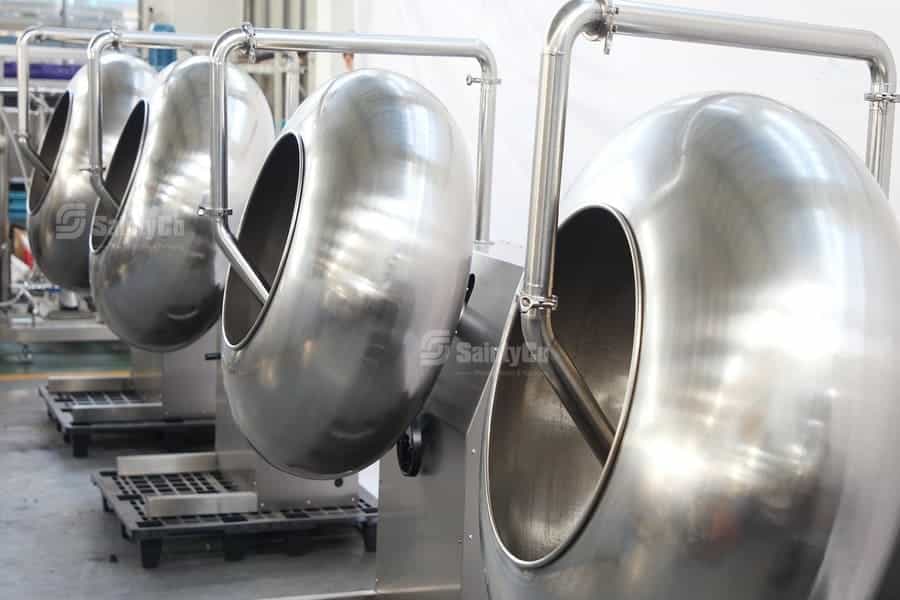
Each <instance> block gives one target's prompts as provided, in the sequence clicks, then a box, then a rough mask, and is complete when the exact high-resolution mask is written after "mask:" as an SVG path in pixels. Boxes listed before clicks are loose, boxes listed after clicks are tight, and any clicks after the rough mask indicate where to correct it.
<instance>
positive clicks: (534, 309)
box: [519, 0, 897, 460]
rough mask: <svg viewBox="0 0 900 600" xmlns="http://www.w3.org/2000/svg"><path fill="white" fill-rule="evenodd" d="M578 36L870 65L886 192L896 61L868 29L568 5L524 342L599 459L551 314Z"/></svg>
mask: <svg viewBox="0 0 900 600" xmlns="http://www.w3.org/2000/svg"><path fill="white" fill-rule="evenodd" d="M582 33H589V34H592V35H593V36H595V37H599V38H603V37H606V38H609V36H611V35H614V34H622V35H632V36H638V37H649V38H656V39H666V40H673V41H682V42H694V43H702V44H713V45H721V46H733V47H739V48H748V49H755V50H769V51H774V52H786V53H793V54H807V55H814V56H828V57H832V58H845V59H852V60H860V61H864V62H866V63H867V64H868V65H869V71H870V75H871V78H872V93H873V94H884V95H885V96H886V97H887V99H885V100H878V99H876V100H875V101H873V102H872V108H871V112H870V117H869V132H868V142H867V150H866V165H867V166H868V168H869V169H870V170H871V172H872V174H873V175H874V176H875V178H876V179H877V180H878V182H879V184H880V185H881V187H882V189H884V191H885V193H887V191H888V188H889V185H890V159H891V149H892V142H893V128H894V106H893V103H892V98H891V95H892V94H894V92H895V91H896V79H897V74H896V63H895V61H894V57H893V55H892V53H891V51H890V49H889V48H888V46H887V44H885V42H884V40H882V39H881V38H880V37H879V36H877V35H876V34H874V33H871V32H868V31H861V30H856V29H843V28H833V27H821V26H814V25H806V24H800V23H791V22H787V21H776V20H764V19H753V18H747V17H740V16H730V15H723V14H717V13H710V12H699V11H693V10H685V9H677V8H667V7H660V6H652V5H646V4H639V3H632V2H621V3H617V4H615V5H613V4H611V3H609V2H607V0H571V1H570V2H567V3H566V4H565V5H564V6H563V7H562V8H561V9H560V10H559V12H558V13H557V15H556V17H555V18H554V20H553V22H552V23H551V25H550V29H549V31H548V33H547V39H546V43H545V45H544V53H543V57H542V60H541V76H540V84H539V90H540V91H539V93H540V96H539V99H538V111H537V124H536V128H535V144H534V162H533V165H532V183H531V203H530V207H529V216H528V244H527V253H526V260H525V274H524V281H523V284H522V291H521V293H520V295H519V305H520V311H521V313H522V335H523V337H524V339H525V343H526V345H527V346H528V348H529V349H530V350H531V351H532V352H533V353H534V354H535V355H536V356H538V357H540V358H541V359H542V360H538V364H539V365H540V367H541V370H542V371H543V373H544V375H545V376H546V377H547V379H548V381H549V382H550V384H551V385H552V386H553V389H554V390H555V391H556V393H557V394H558V395H559V397H560V400H561V401H562V402H563V404H564V405H565V407H566V409H567V410H568V412H569V413H570V415H571V416H572V419H573V420H574V421H575V423H576V425H577V426H578V428H579V430H580V431H581V432H582V434H583V435H584V436H585V439H586V440H587V441H588V443H589V444H590V445H591V448H592V449H593V450H594V453H595V454H596V455H597V457H598V458H600V459H601V460H604V459H605V458H606V456H607V454H608V452H609V448H610V446H611V444H612V435H611V434H612V433H613V429H612V427H611V426H610V424H609V421H608V419H606V417H605V416H604V415H603V414H602V412H601V411H600V409H599V407H598V405H597V402H596V400H595V399H594V396H593V394H592V393H591V390H590V387H589V386H588V385H587V383H586V382H585V380H584V377H583V376H582V375H581V373H579V371H578V368H577V367H576V366H575V364H574V363H573V362H572V360H571V358H570V357H569V355H568V353H567V352H566V351H565V349H564V348H562V346H561V345H560V344H559V342H558V341H557V340H556V337H555V335H554V333H553V323H552V318H551V315H550V313H551V311H552V310H554V309H555V308H556V305H557V299H556V298H555V297H554V296H553V268H554V266H553V265H554V252H555V247H556V230H557V227H558V221H559V196H560V178H561V174H562V159H563V137H564V133H565V124H566V107H567V104H568V88H569V73H570V70H571V52H572V47H573V45H574V43H575V40H576V39H577V38H578V36H579V35H580V34H582Z"/></svg>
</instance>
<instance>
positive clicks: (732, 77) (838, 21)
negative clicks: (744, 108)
mask: <svg viewBox="0 0 900 600" xmlns="http://www.w3.org/2000/svg"><path fill="white" fill-rule="evenodd" d="M656 2H657V3H660V4H667V5H679V6H686V7H691V8H697V9H705V10H717V11H727V12H731V13H743V14H747V13H748V12H749V13H752V14H753V15H754V16H759V17H769V18H781V19H794V20H800V21H807V22H816V23H819V24H824V25H836V26H844V27H859V28H864V29H872V30H875V31H877V32H879V33H880V34H881V35H882V36H883V37H884V38H885V39H886V40H887V41H888V43H889V44H890V45H891V46H892V47H893V48H894V49H895V51H896V52H898V54H900V7H898V5H897V4H896V3H894V2H886V1H885V0H858V1H856V2H852V3H848V2H843V1H839V0H792V1H790V2H785V1H784V0H756V1H755V2H747V1H746V0H678V1H674V0H656ZM561 4H562V2H561V0H559V1H554V0H456V1H455V2H452V3H450V2H447V3H443V2H442V3H437V2H434V0H356V24H355V26H354V29H355V30H356V31H360V32H371V33H407V34H417V35H450V36H477V37H480V38H482V39H483V40H485V41H486V42H487V43H488V44H489V45H490V46H491V47H492V48H493V50H494V52H495V54H496V55H497V60H498V62H499V65H500V71H501V77H502V78H503V84H502V85H501V86H500V88H499V96H498V107H499V110H498V122H497V149H496V166H495V171H494V172H495V176H494V188H493V189H494V205H493V224H492V231H493V235H494V237H495V239H503V240H509V241H515V242H523V241H524V237H525V226H526V220H527V206H528V190H529V179H530V171H531V152H532V143H533V131H534V116H535V106H536V87H537V75H538V64H539V58H540V52H541V46H542V41H543V37H544V33H545V32H546V29H547V25H548V24H549V22H550V19H551V17H552V15H553V14H554V12H555V11H556V10H557V9H558V8H559V6H561ZM356 64H357V66H383V67H389V68H392V69H394V70H396V71H400V72H403V73H406V74H409V75H411V76H412V77H414V78H415V79H417V80H418V81H420V82H422V83H423V84H424V85H426V86H427V87H428V88H429V89H431V90H432V91H433V92H435V93H437V94H438V95H439V96H440V97H441V98H442V99H443V100H444V101H445V102H446V103H447V105H448V106H449V107H450V109H451V110H452V111H453V112H454V114H455V115H456V117H457V119H458V120H459V122H460V124H461V125H462V126H463V127H464V128H465V130H466V131H467V132H468V133H469V135H470V148H471V150H472V152H473V153H474V148H475V118H476V114H477V113H476V111H477V103H478V90H477V88H475V87H472V88H467V87H466V85H465V83H464V79H465V75H466V73H475V72H476V70H477V67H475V66H474V65H473V64H469V63H468V62H467V61H459V60H455V61H453V60H435V59H426V58H421V59H419V58H408V57H400V58H394V57H365V58H363V57H358V58H357V61H356ZM722 90H728V91H749V92H756V93H760V94H763V95H767V96H772V97H774V98H777V99H779V100H781V101H783V102H786V103H788V104H790V105H793V106H795V107H797V108H799V109H801V110H803V111H805V112H807V113H809V114H811V115H812V116H814V117H815V118H817V119H819V120H820V121H822V122H824V123H825V124H827V125H828V126H830V127H831V128H832V129H834V130H835V131H836V132H837V133H838V134H839V135H841V136H842V137H843V138H844V139H845V140H846V141H847V142H848V143H849V144H850V145H851V146H852V147H853V148H854V149H855V150H856V151H857V152H859V153H860V154H863V153H864V150H865V135H866V121H867V112H868V106H867V105H866V104H865V103H864V102H863V98H862V96H863V94H864V93H865V92H866V91H868V71H867V68H866V67H865V66H864V65H863V64H861V63H854V62H845V61H838V60H831V59H821V58H807V57H798V56H788V55H780V54H769V53H759V52H750V51H742V50H734V49H728V48H714V47H704V46H691V45H686V44H675V43H672V42H657V41H649V40H637V39H631V38H626V37H624V36H619V37H617V38H616V39H615V43H614V45H613V52H612V55H610V56H604V54H603V49H602V45H601V44H591V43H588V42H586V41H583V42H579V43H578V44H577V47H576V51H575V54H574V66H573V76H572V88H571V96H570V104H569V107H570V108H569V121H568V130H567V146H566V148H567V151H566V159H565V164H564V169H563V190H565V189H566V187H567V186H568V185H569V184H570V183H571V182H572V180H573V177H574V176H575V175H577V173H578V172H579V171H580V170H581V168H582V167H583V166H584V165H585V164H586V162H588V161H589V160H590V159H591V157H592V156H593V155H594V154H595V153H596V149H597V148H598V147H600V146H601V145H602V144H603V143H604V142H606V141H607V140H608V139H609V138H610V136H612V135H613V134H615V133H616V132H617V131H618V130H620V129H621V128H622V127H623V126H624V125H626V124H627V123H628V122H630V121H631V120H633V119H634V118H636V117H637V116H639V115H640V114H642V113H643V112H645V111H647V110H649V109H650V108H652V107H654V106H656V105H658V104H660V103H662V102H664V101H666V100H669V99H672V98H677V97H679V96H684V95H687V94H692V93H698V92H706V91H722ZM894 156H895V162H894V171H895V174H896V179H897V181H898V182H900V172H898V166H900V164H898V163H900V151H898V152H895V155H894ZM898 194H900V183H898V184H897V185H896V186H895V191H894V193H893V194H892V200H893V201H894V202H895V205H896V202H897V201H898V200H900V195H898Z"/></svg>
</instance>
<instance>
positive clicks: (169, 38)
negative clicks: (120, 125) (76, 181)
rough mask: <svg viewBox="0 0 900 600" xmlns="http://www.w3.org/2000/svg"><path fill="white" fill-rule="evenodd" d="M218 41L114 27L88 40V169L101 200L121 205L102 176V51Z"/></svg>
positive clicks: (194, 47)
mask: <svg viewBox="0 0 900 600" xmlns="http://www.w3.org/2000/svg"><path fill="white" fill-rule="evenodd" d="M215 41H216V38H215V37H214V36H209V35H184V34H178V33H168V32H149V31H128V32H122V31H118V30H115V29H109V30H106V31H101V32H100V33H97V34H96V35H95V36H93V37H92V38H91V40H90V42H89V43H88V47H87V59H88V92H89V98H90V106H89V110H88V139H89V144H90V164H89V165H88V167H87V169H86V170H87V171H88V173H89V174H90V179H91V186H92V187H93V188H94V191H95V192H97V195H98V196H99V197H100V201H101V202H105V203H108V204H109V205H110V206H113V207H118V205H119V201H118V200H117V199H115V198H113V197H112V194H110V192H109V190H108V189H107V188H106V182H105V181H104V179H103V173H104V169H105V167H104V165H103V118H102V116H103V95H102V94H101V93H100V92H101V90H100V81H101V74H102V66H101V61H100V59H101V57H102V56H103V52H104V51H105V50H106V49H107V48H109V47H111V46H115V47H118V48H124V47H131V48H166V49H168V48H177V49H181V50H190V51H208V50H209V49H210V48H211V47H212V45H213V43H214V42H215Z"/></svg>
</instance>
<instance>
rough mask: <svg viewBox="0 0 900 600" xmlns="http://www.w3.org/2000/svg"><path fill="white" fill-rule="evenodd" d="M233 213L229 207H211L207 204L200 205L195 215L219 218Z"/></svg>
mask: <svg viewBox="0 0 900 600" xmlns="http://www.w3.org/2000/svg"><path fill="white" fill-rule="evenodd" d="M233 213H234V211H233V210H231V209H230V208H212V207H209V206H201V207H200V208H198V209H197V216H200V217H213V218H216V219H218V218H221V217H229V216H231V215H232V214H233Z"/></svg>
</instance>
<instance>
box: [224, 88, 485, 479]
mask: <svg viewBox="0 0 900 600" xmlns="http://www.w3.org/2000/svg"><path fill="white" fill-rule="evenodd" d="M474 204H475V186H474V183H473V174H472V164H471V162H470V160H469V155H468V152H467V151H466V147H465V143H464V140H463V136H462V134H461V132H460V130H459V128H458V126H457V125H456V123H455V122H454V119H453V118H452V117H451V115H450V114H449V112H448V111H447V109H446V108H445V107H444V106H443V105H442V104H441V103H440V102H439V101H438V100H437V98H435V97H434V96H433V95H432V94H431V93H430V92H428V91H427V90H426V89H424V88H423V87H422V86H421V85H419V84H417V83H416V82H414V81H412V80H410V79H408V78H406V77H404V76H402V75H398V74H395V73H390V72H387V71H380V70H361V71H356V72H354V73H351V74H347V75H343V76H341V77H339V78H337V79H335V80H333V81H332V82H331V83H329V84H327V85H326V86H324V87H323V88H322V89H320V90H319V91H318V92H317V93H315V94H314V95H312V96H311V97H309V98H308V99H306V100H305V101H304V102H303V104H302V105H301V106H300V108H299V109H298V111H297V113H296V114H295V115H294V117H293V118H292V119H291V121H290V122H289V123H288V124H287V126H286V128H285V131H284V133H283V134H282V135H281V137H280V138H279V139H278V141H277V142H276V143H275V146H274V148H273V149H272V151H271V153H270V154H269V157H268V159H267V160H266V163H265V165H264V166H263V168H262V171H261V172H260V174H259V177H258V178H257V183H256V188H255V189H254V191H253V193H252V195H251V197H250V200H249V202H248V204H247V208H246V210H245V213H244V219H243V222H242V224H241V228H240V232H239V235H238V245H239V247H240V250H241V251H242V253H243V255H244V256H245V257H246V258H247V260H248V262H249V263H250V264H251V265H253V266H254V268H255V269H256V271H257V273H259V276H260V278H261V279H262V281H263V282H264V284H265V285H266V286H267V288H268V289H269V290H270V291H269V299H268V301H267V302H266V304H265V305H261V304H260V302H259V301H258V300H257V299H256V296H254V295H253V294H252V292H251V290H250V288H248V287H247V286H246V285H245V284H244V283H243V281H242V280H241V279H240V278H239V277H237V275H236V274H235V273H234V271H233V270H232V271H231V273H230V275H229V277H228V280H227V284H226V288H225V303H224V313H223V319H222V321H223V329H224V340H225V343H224V344H223V353H222V354H223V356H222V358H223V368H224V374H223V377H224V383H225V389H226V390H227V393H228V401H229V404H230V406H231V410H232V413H233V414H234V418H235V421H236V422H237V424H238V426H239V427H240V429H241V431H242V432H243V433H244V435H245V436H246V437H247V439H248V440H249V441H250V443H251V444H252V445H253V446H254V447H255V448H256V449H257V450H258V451H259V452H260V454H262V456H264V457H265V458H266V459H267V460H268V461H270V462H271V463H272V464H274V465H275V466H277V467H279V468H281V469H284V470H287V471H290V472H293V473H297V474H300V475H303V476H306V477H311V478H335V477H339V476H341V475H344V474H347V473H350V472H353V471H356V470H359V469H361V468H363V467H365V466H367V465H369V464H371V463H372V462H374V461H376V460H377V459H379V458H380V457H381V455H382V454H384V452H385V451H386V450H388V449H389V448H390V447H391V446H392V445H393V444H394V443H395V442H396V440H397V439H398V438H399V437H400V435H401V434H402V433H403V432H404V430H405V429H406V427H407V426H408V425H409V423H410V421H411V420H412V419H413V417H414V416H415V415H416V414H417V413H418V412H419V411H420V410H421V408H422V406H423V403H424V401H425V398H426V396H427V393H428V391H429V390H430V388H431V386H432V385H433V383H434V380H435V378H436V377H437V374H438V372H439V370H440V366H439V364H437V363H436V362H434V361H431V362H429V361H427V360H423V357H422V349H423V345H424V344H431V343H433V342H434V340H435V339H437V340H443V341H444V342H448V341H449V339H450V337H451V336H452V334H453V331H454V329H455V327H456V324H457V321H458V320H459V316H460V313H461V311H462V307H463V303H464V299H465V292H466V284H467V280H468V275H469V265H470V262H471V255H472V239H473V231H474V216H473V215H474Z"/></svg>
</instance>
